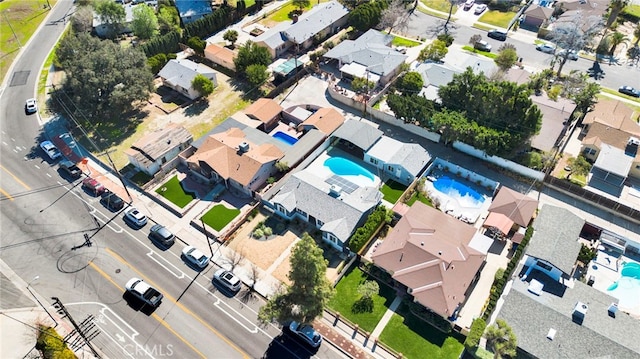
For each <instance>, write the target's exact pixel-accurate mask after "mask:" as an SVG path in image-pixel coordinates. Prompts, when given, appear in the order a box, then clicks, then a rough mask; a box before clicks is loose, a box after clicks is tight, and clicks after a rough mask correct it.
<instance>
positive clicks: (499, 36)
mask: <svg viewBox="0 0 640 359" xmlns="http://www.w3.org/2000/svg"><path fill="white" fill-rule="evenodd" d="M487 36H488V37H490V38H492V39H496V40H499V41H506V40H507V33H506V32H504V31H500V30H491V31H489V32H488V33H487Z"/></svg>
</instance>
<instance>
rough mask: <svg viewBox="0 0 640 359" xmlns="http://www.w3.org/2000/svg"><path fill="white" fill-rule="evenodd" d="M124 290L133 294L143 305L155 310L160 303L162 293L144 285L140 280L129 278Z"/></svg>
mask: <svg viewBox="0 0 640 359" xmlns="http://www.w3.org/2000/svg"><path fill="white" fill-rule="evenodd" d="M125 288H126V289H127V292H129V293H131V294H133V295H134V296H136V297H137V298H138V299H140V300H141V301H143V302H144V303H145V304H147V305H150V306H152V307H154V308H157V307H158V306H159V305H160V303H161V302H162V298H163V296H162V293H160V292H158V290H156V289H155V288H153V287H152V286H150V285H149V284H147V283H145V282H144V281H143V280H142V279H140V278H131V279H130V280H129V281H128V282H127V284H126V286H125Z"/></svg>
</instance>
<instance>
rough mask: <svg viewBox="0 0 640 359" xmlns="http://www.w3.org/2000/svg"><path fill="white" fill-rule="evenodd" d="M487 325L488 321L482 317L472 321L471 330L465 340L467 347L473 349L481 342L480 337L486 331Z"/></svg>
mask: <svg viewBox="0 0 640 359" xmlns="http://www.w3.org/2000/svg"><path fill="white" fill-rule="evenodd" d="M486 327H487V323H486V322H485V321H484V319H482V318H476V319H474V320H473V322H472V323H471V329H470V330H469V335H467V339H465V340H464V346H465V347H466V348H467V349H473V348H475V347H477V346H478V344H480V338H482V334H483V333H484V330H485V328H486Z"/></svg>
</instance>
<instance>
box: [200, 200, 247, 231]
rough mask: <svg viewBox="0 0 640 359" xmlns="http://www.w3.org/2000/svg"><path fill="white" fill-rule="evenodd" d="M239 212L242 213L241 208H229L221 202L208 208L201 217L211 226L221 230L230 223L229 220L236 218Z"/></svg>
mask: <svg viewBox="0 0 640 359" xmlns="http://www.w3.org/2000/svg"><path fill="white" fill-rule="evenodd" d="M238 214H240V210H239V209H237V208H233V209H229V208H227V207H225V206H223V205H221V204H217V205H215V206H213V208H211V209H210V210H208V211H207V213H205V214H204V216H202V218H201V219H202V220H203V221H204V223H206V224H207V225H208V226H209V227H211V228H213V229H215V230H216V231H220V230H222V228H224V227H225V226H226V225H227V224H229V222H231V221H232V220H233V219H234V218H236V216H237V215H238Z"/></svg>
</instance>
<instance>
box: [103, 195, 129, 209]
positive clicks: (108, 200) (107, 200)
mask: <svg viewBox="0 0 640 359" xmlns="http://www.w3.org/2000/svg"><path fill="white" fill-rule="evenodd" d="M100 202H101V203H102V204H103V205H104V206H105V207H107V208H108V209H109V210H111V211H113V212H116V211H119V210H121V209H122V208H123V207H124V200H123V199H122V198H120V197H119V196H118V195H117V194H115V193H113V192H111V191H104V192H102V195H101V198H100Z"/></svg>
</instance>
